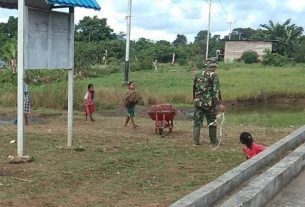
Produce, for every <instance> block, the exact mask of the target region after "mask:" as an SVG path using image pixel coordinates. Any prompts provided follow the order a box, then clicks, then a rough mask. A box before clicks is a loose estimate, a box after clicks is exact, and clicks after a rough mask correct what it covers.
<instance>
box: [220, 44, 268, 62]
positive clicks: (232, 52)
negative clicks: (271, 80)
mask: <svg viewBox="0 0 305 207" xmlns="http://www.w3.org/2000/svg"><path fill="white" fill-rule="evenodd" d="M265 49H269V50H272V43H271V42H264V41H226V42H225V54H224V60H225V63H229V62H233V61H234V60H235V59H238V58H240V57H241V55H242V54H243V52H245V51H248V50H253V51H255V52H257V54H258V56H259V57H258V58H259V59H260V60H262V56H263V54H264V50H265Z"/></svg>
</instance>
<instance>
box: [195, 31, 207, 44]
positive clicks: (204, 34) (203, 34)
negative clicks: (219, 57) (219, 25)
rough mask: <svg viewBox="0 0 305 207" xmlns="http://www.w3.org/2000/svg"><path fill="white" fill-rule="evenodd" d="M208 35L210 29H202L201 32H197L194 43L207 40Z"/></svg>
mask: <svg viewBox="0 0 305 207" xmlns="http://www.w3.org/2000/svg"><path fill="white" fill-rule="evenodd" d="M207 37H208V30H201V31H200V32H198V33H197V35H196V36H195V41H194V43H202V42H206V41H207Z"/></svg>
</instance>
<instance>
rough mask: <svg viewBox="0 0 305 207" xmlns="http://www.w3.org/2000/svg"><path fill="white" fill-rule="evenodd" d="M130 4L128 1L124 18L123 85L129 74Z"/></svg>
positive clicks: (129, 0)
mask: <svg viewBox="0 0 305 207" xmlns="http://www.w3.org/2000/svg"><path fill="white" fill-rule="evenodd" d="M131 4H132V0H128V14H127V16H126V21H127V32H126V34H127V35H126V53H125V74H124V84H127V83H128V81H129V80H128V74H129V52H130V27H131Z"/></svg>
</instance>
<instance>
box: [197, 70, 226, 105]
mask: <svg viewBox="0 0 305 207" xmlns="http://www.w3.org/2000/svg"><path fill="white" fill-rule="evenodd" d="M193 96H194V97H193V98H194V105H195V107H197V108H204V109H209V108H210V107H211V106H216V105H217V104H218V103H219V101H221V93H220V84H219V79H218V75H217V74H216V73H215V72H213V71H209V70H203V71H200V72H199V73H197V74H196V75H195V78H194V83H193Z"/></svg>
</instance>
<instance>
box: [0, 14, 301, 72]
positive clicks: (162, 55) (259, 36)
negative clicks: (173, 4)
mask: <svg viewBox="0 0 305 207" xmlns="http://www.w3.org/2000/svg"><path fill="white" fill-rule="evenodd" d="M16 37H17V18H15V17H9V19H8V22H7V23H0V45H1V48H0V59H3V60H5V61H6V62H7V64H6V65H7V67H14V64H12V63H14V61H12V60H16V54H17V50H16ZM206 38H207V30H202V31H198V33H197V35H196V36H195V39H194V41H193V42H189V41H188V40H187V38H186V36H185V35H183V34H177V37H176V39H175V40H174V41H173V42H169V41H166V40H159V41H152V40H149V39H146V38H140V39H138V40H137V41H132V42H131V51H130V52H131V56H130V63H131V67H130V68H131V70H132V71H139V70H151V69H155V68H156V67H158V64H163V63H171V62H172V58H173V54H175V63H176V64H179V65H183V66H184V65H185V66H190V67H197V68H201V67H202V64H203V60H204V59H205V53H206ZM228 39H229V34H228V35H226V36H224V37H223V38H221V37H220V35H217V34H213V35H212V34H210V44H209V46H210V50H209V57H215V56H216V51H217V50H220V51H222V52H223V49H224V42H225V41H226V40H228ZM231 40H273V41H275V42H274V45H273V50H274V51H273V52H276V55H275V56H274V57H273V56H272V57H271V59H270V56H268V54H267V56H266V57H267V59H268V60H267V61H263V63H264V64H266V65H274V66H282V65H284V64H286V63H287V62H286V60H288V59H289V60H290V61H293V62H296V63H304V62H305V56H304V54H305V36H304V35H303V28H302V27H300V26H297V25H295V24H293V23H291V21H290V19H288V20H287V21H285V22H284V23H283V24H281V23H274V22H273V21H271V20H270V21H269V23H268V24H261V27H260V28H259V29H252V28H235V29H233V30H232V33H231ZM124 56H125V34H124V33H123V32H120V33H118V34H117V33H114V32H113V29H111V27H110V26H109V25H108V24H107V19H105V18H102V19H99V18H98V17H97V16H95V17H93V18H91V17H84V18H83V19H82V20H81V21H80V22H79V23H78V24H77V25H76V26H75V67H76V71H77V73H78V75H79V76H85V77H99V76H100V75H101V74H105V73H108V74H109V73H115V72H118V71H120V70H121V69H122V68H123V62H124ZM247 60H249V59H248V58H247ZM247 60H246V61H247ZM243 61H245V60H243ZM15 62H16V61H15ZM153 62H155V65H153ZM250 62H252V61H250Z"/></svg>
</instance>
